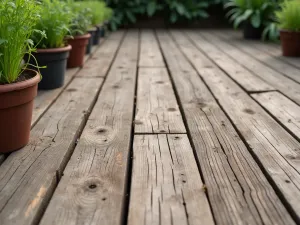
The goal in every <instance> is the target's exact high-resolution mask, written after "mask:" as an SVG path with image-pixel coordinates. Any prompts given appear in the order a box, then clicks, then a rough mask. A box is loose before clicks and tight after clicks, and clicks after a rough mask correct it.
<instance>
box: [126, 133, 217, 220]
mask: <svg viewBox="0 0 300 225" xmlns="http://www.w3.org/2000/svg"><path fill="white" fill-rule="evenodd" d="M128 224H130V225H155V224H157V225H159V224H163V225H201V224H203V225H210V224H211V225H212V224H215V223H214V221H213V218H212V214H211V211H210V207H209V203H208V200H207V197H206V194H205V186H204V185H203V183H202V181H201V177H200V173H199V171H198V168H197V164H196V161H195V158H194V154H193V150H192V148H191V145H190V142H189V139H188V137H187V135H185V134H180V135H178V134H176V135H175V134H171V135H170V134H168V135H166V134H159V135H135V136H134V145H133V171H132V184H131V195H130V206H129V217H128Z"/></svg>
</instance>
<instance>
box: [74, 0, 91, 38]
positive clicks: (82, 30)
mask: <svg viewBox="0 0 300 225" xmlns="http://www.w3.org/2000/svg"><path fill="white" fill-rule="evenodd" d="M69 6H70V8H71V11H72V13H73V19H72V22H71V26H70V35H71V36H78V35H83V34H86V33H87V31H88V29H89V27H90V26H91V24H92V16H91V11H92V10H91V8H88V7H85V6H84V4H83V3H81V2H69Z"/></svg>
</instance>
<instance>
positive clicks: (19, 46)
mask: <svg viewBox="0 0 300 225" xmlns="http://www.w3.org/2000/svg"><path fill="white" fill-rule="evenodd" d="M39 18H40V6H39V5H38V4H36V2H35V1H34V0H1V4H0V83H1V84H5V83H12V82H15V81H16V80H17V79H18V77H19V75H20V74H21V73H22V72H23V70H24V69H25V67H21V66H20V65H21V62H22V59H23V57H24V55H25V54H29V55H31V52H32V51H34V50H35V49H34V44H33V41H32V40H31V39H30V36H31V35H32V34H33V33H42V32H40V31H38V30H35V29H34V28H35V25H36V23H37V21H38V20H39Z"/></svg>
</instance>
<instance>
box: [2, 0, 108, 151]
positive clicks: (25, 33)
mask: <svg viewBox="0 0 300 225" xmlns="http://www.w3.org/2000/svg"><path fill="white" fill-rule="evenodd" d="M111 14H112V12H111V10H110V9H109V8H107V7H106V6H105V3H103V2H98V1H87V2H73V1H68V2H63V1H59V0H43V1H42V2H37V1H36V0H1V4H0V124H1V129H0V136H1V138H0V152H2V153H3V152H11V151H14V150H17V149H19V148H21V147H23V146H25V145H26V144H27V143H28V141H29V134H30V127H31V118H32V110H33V100H34V97H35V96H36V95H37V89H38V87H39V88H40V89H54V88H58V87H61V86H62V85H63V84H64V77H65V72H66V67H68V68H72V67H80V66H82V65H83V63H84V55H85V54H86V53H90V51H91V46H92V45H95V44H98V43H99V40H100V36H101V34H102V35H104V32H103V31H104V28H103V22H104V21H105V20H108V19H109V18H110V16H111Z"/></svg>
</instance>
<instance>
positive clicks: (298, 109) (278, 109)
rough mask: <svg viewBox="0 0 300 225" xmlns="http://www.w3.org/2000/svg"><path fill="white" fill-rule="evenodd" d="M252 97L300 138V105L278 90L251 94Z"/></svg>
mask: <svg viewBox="0 0 300 225" xmlns="http://www.w3.org/2000/svg"><path fill="white" fill-rule="evenodd" d="M252 97H253V98H255V99H256V100H257V101H258V102H259V103H260V105H261V106H262V107H264V108H265V109H266V110H267V111H269V113H270V114H272V115H273V116H274V117H276V118H277V119H278V120H279V122H281V123H282V124H283V125H284V126H285V127H286V128H287V129H288V130H289V131H290V132H292V133H293V134H294V135H295V136H296V137H297V138H298V140H300V106H298V105H296V104H295V103H294V102H292V101H291V100H290V99H288V98H287V97H285V96H284V95H282V94H281V93H279V92H266V93H260V94H252Z"/></svg>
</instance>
